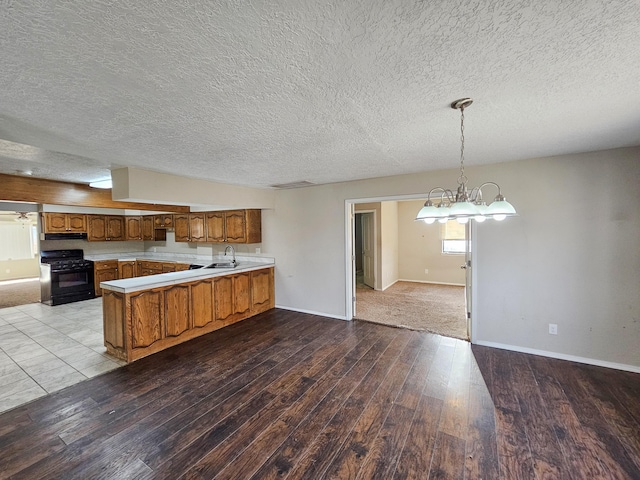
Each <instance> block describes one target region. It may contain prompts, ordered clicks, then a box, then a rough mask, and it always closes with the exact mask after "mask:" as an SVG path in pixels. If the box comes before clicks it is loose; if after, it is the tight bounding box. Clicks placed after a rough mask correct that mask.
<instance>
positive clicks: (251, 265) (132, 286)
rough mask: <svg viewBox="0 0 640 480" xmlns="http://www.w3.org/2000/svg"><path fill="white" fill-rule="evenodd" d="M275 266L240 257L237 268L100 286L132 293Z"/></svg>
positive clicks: (187, 271)
mask: <svg viewBox="0 0 640 480" xmlns="http://www.w3.org/2000/svg"><path fill="white" fill-rule="evenodd" d="M137 258H139V257H137ZM236 258H239V257H236ZM249 258H251V257H249ZM264 258H265V257H262V258H261V260H262V259H264ZM215 260H216V259H214V260H213V261H215ZM211 262H212V261H211V259H209V261H208V263H211ZM208 263H207V264H208ZM273 266H275V262H274V261H271V262H267V261H259V262H256V261H246V260H241V259H239V260H238V266H236V268H198V269H195V270H184V271H182V272H169V273H159V274H157V275H149V276H146V277H134V278H125V279H123V280H111V281H108V282H101V283H100V287H101V288H102V289H103V290H112V291H114V292H120V293H131V292H138V291H140V290H148V289H151V288H158V287H167V286H170V285H176V284H179V283H185V282H193V281H196V280H203V279H205V278H212V277H219V276H222V275H229V274H232V273H241V272H249V271H251V270H259V269H261V268H268V267H273Z"/></svg>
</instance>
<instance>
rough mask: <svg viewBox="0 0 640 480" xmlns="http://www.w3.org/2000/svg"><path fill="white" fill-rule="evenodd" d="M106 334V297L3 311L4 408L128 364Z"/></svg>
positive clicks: (0, 363) (0, 391) (0, 388)
mask: <svg viewBox="0 0 640 480" xmlns="http://www.w3.org/2000/svg"><path fill="white" fill-rule="evenodd" d="M102 334H103V331H102V299H101V298H96V299H93V300H85V301H82V302H75V303H69V304H66V305H56V306H55V307H51V306H49V305H44V304H42V303H31V304H28V305H21V306H18V307H10V308H2V309H0V412H4V411H6V410H9V409H11V408H14V407H16V406H18V405H21V404H23V403H26V402H29V401H31V400H34V399H36V398H38V397H42V396H43V395H47V394H48V393H51V392H55V391H57V390H61V389H62V388H65V387H68V386H69V385H73V384H76V383H78V382H81V381H83V380H86V379H87V378H91V377H95V376H96V375H100V374H101V373H105V372H108V371H109V370H113V369H115V368H118V367H119V366H122V365H124V364H125V362H123V361H121V360H118V359H117V358H115V357H112V356H110V355H108V354H107V353H106V348H105V347H104V342H103V335H102Z"/></svg>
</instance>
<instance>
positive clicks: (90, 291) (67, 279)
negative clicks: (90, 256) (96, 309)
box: [50, 267, 95, 305]
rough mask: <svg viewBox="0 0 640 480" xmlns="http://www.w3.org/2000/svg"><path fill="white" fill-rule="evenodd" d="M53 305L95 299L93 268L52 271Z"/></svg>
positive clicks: (54, 269)
mask: <svg viewBox="0 0 640 480" xmlns="http://www.w3.org/2000/svg"><path fill="white" fill-rule="evenodd" d="M50 288H51V304H52V305H59V304H61V303H69V302H76V301H78V300H86V299H89V298H95V287H94V280H93V268H85V267H82V268H78V269H71V270H63V269H60V270H58V269H56V268H52V269H51V287H50Z"/></svg>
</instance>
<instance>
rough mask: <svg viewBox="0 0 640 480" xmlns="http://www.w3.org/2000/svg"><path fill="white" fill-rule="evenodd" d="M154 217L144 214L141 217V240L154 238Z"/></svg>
mask: <svg viewBox="0 0 640 480" xmlns="http://www.w3.org/2000/svg"><path fill="white" fill-rule="evenodd" d="M154 231H155V225H154V217H152V216H151V215H145V216H143V217H142V240H155V235H154Z"/></svg>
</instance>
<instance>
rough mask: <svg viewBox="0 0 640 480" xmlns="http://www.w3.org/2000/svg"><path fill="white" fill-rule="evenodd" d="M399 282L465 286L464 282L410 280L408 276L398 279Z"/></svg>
mask: <svg viewBox="0 0 640 480" xmlns="http://www.w3.org/2000/svg"><path fill="white" fill-rule="evenodd" d="M396 281H397V282H413V283H432V284H434V285H451V286H453V287H464V286H465V284H464V283H448V282H429V281H427V280H408V279H406V278H401V279H399V280H396Z"/></svg>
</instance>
